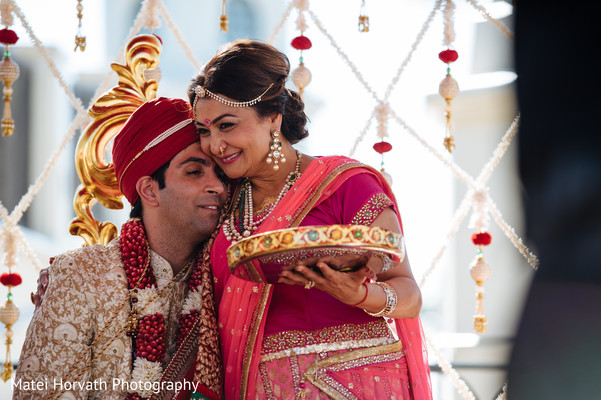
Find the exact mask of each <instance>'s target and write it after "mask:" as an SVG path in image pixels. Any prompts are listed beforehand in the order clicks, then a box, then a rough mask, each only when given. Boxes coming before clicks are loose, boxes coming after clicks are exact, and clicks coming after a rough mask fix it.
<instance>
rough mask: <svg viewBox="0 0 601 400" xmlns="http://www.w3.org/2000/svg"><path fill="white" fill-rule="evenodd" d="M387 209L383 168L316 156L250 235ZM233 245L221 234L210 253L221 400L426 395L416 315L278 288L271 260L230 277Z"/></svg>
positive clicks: (389, 199) (362, 220)
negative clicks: (370, 310)
mask: <svg viewBox="0 0 601 400" xmlns="http://www.w3.org/2000/svg"><path fill="white" fill-rule="evenodd" d="M386 207H393V209H394V210H395V211H397V210H396V203H395V198H394V195H393V194H392V191H391V190H390V187H389V186H388V184H387V183H386V181H385V180H384V179H383V178H382V176H381V174H380V173H379V172H377V171H376V170H374V169H372V168H370V167H367V166H365V165H363V164H360V163H358V162H357V161H354V160H351V159H349V158H346V157H321V158H317V159H315V160H314V161H312V162H311V164H310V165H309V166H308V168H307V170H306V171H305V172H304V173H303V174H302V176H301V177H300V178H299V180H298V181H297V182H295V184H294V186H293V187H292V188H291V190H289V192H288V193H287V194H286V195H285V196H284V197H283V198H282V200H281V201H280V202H279V203H278V205H277V206H276V208H275V209H274V210H273V211H272V213H271V214H270V216H269V217H268V218H267V219H266V220H265V221H264V222H263V223H262V224H261V225H260V227H259V229H258V230H257V231H256V232H255V233H261V232H267V231H271V230H275V229H282V228H287V227H294V226H307V225H331V224H360V225H370V224H371V223H372V222H373V221H374V220H375V219H376V217H377V216H378V215H379V214H380V213H381V212H382V211H383V210H384V209H385V208H386ZM397 215H398V213H397ZM399 223H400V219H399ZM230 244H231V242H229V241H228V240H227V239H226V238H225V235H224V234H223V231H221V232H219V234H218V235H217V237H216V238H215V242H214V243H213V247H212V249H211V262H212V266H213V275H214V280H215V297H216V301H217V303H218V304H219V323H218V325H219V335H220V340H221V345H222V350H223V351H222V354H223V357H224V360H223V363H224V374H225V384H224V388H225V397H226V399H235V398H239V399H243V398H267V399H270V398H286V399H287V398H305V397H306V398H328V397H330V398H343V399H353V398H357V399H361V398H365V399H368V398H396V399H401V398H403V399H405V398H406V399H409V398H413V399H431V388H430V376H429V369H428V364H427V355H426V350H425V344H424V342H423V335H422V330H421V324H420V321H419V319H397V320H395V319H390V318H386V319H385V318H375V317H372V316H370V315H368V314H366V313H365V312H363V310H362V309H360V308H356V307H351V306H348V305H346V304H344V303H342V302H339V301H338V300H336V299H334V298H333V297H331V296H330V295H328V294H327V293H325V292H322V291H320V290H317V289H313V290H306V289H304V288H303V287H300V286H291V285H285V284H278V283H275V282H276V281H277V275H278V273H279V272H280V270H281V267H280V266H279V265H276V264H259V263H258V262H257V261H253V262H250V263H247V264H246V265H244V268H243V271H246V272H243V273H241V274H240V275H241V277H238V276H234V275H232V274H231V273H230V272H229V268H228V264H227V259H226V255H225V253H226V249H227V248H228V247H229V246H230Z"/></svg>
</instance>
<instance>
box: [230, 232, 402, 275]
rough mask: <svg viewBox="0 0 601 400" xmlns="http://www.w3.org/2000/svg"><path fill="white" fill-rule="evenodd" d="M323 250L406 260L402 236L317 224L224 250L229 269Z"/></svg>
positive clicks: (254, 237)
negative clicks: (367, 252) (374, 253)
mask: <svg viewBox="0 0 601 400" xmlns="http://www.w3.org/2000/svg"><path fill="white" fill-rule="evenodd" d="M324 248H339V249H340V248H342V249H344V248H349V249H351V248H355V249H362V250H372V251H380V252H384V253H388V254H391V255H393V256H396V257H397V258H398V259H400V260H402V259H404V257H405V243H404V237H403V235H401V234H399V233H396V232H392V231H390V230H387V229H383V228H380V227H373V226H365V225H319V226H300V227H295V228H286V229H278V230H274V231H269V232H264V233H260V234H256V235H252V236H249V237H247V238H244V239H242V240H241V241H239V242H236V243H233V244H232V245H231V246H230V247H229V248H228V249H227V252H226V254H227V259H228V264H229V267H230V270H231V271H233V270H235V269H236V267H237V266H238V265H240V264H242V263H245V262H247V261H250V260H252V259H255V258H258V257H263V256H266V255H273V254H277V253H286V252H294V251H296V250H303V251H306V250H308V249H324Z"/></svg>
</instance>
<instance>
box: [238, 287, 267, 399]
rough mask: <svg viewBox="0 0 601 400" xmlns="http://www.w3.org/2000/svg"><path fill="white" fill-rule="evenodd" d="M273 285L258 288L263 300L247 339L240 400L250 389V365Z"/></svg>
mask: <svg viewBox="0 0 601 400" xmlns="http://www.w3.org/2000/svg"><path fill="white" fill-rule="evenodd" d="M272 286H273V285H270V284H264V285H261V286H260V287H258V290H259V292H260V293H259V296H261V299H260V300H259V303H258V305H257V307H256V308H255V311H254V312H253V319H252V323H251V326H250V327H249V329H250V332H249V334H248V336H247V338H246V345H245V346H244V359H243V363H242V377H241V378H242V382H241V390H240V398H241V399H244V398H245V393H246V390H247V387H248V378H249V371H250V363H251V361H252V353H253V349H254V348H255V346H256V343H257V337H258V333H259V328H260V326H261V321H262V320H263V316H264V314H265V311H266V310H267V300H268V299H269V297H270V294H271V288H272ZM255 288H257V287H256V286H255V287H253V289H252V290H253V292H254V291H255Z"/></svg>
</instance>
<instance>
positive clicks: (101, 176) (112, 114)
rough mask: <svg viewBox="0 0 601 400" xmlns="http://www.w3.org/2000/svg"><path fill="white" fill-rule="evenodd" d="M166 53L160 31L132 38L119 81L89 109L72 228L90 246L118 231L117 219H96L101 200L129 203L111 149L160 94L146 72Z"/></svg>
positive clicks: (117, 68)
mask: <svg viewBox="0 0 601 400" xmlns="http://www.w3.org/2000/svg"><path fill="white" fill-rule="evenodd" d="M160 53H161V43H160V41H159V39H158V38H157V37H156V36H154V35H139V36H136V37H134V38H132V39H131V40H130V42H129V43H128V44H127V47H126V49H125V65H120V64H117V63H112V64H111V68H112V69H113V70H114V71H115V72H116V73H117V75H118V78H119V83H118V85H117V86H115V87H113V88H112V89H110V90H109V91H107V92H106V93H104V94H103V95H102V96H100V97H99V98H98V100H96V102H94V104H93V105H92V106H91V107H90V109H89V110H88V114H89V115H90V116H91V117H92V118H93V121H92V122H90V124H89V125H88V126H87V127H86V128H85V129H84V131H83V132H82V134H81V137H80V138H79V141H78V144H77V151H76V153H75V164H76V169H77V174H78V175H79V179H80V180H81V185H80V186H79V187H78V189H77V193H76V194H75V199H74V200H73V207H74V208H75V213H76V214H77V218H75V219H74V220H73V221H71V224H70V225H69V232H70V233H71V234H72V235H74V236H81V237H82V238H83V239H84V242H85V245H86V246H89V245H92V244H96V243H100V244H107V243H108V242H110V241H111V240H112V239H113V238H115V237H116V236H117V227H116V226H115V225H114V224H113V223H111V222H101V221H98V220H96V218H94V215H93V214H92V206H93V205H94V204H95V203H96V202H99V203H100V204H101V205H102V206H104V207H106V208H109V209H122V208H123V203H122V201H121V198H122V197H123V195H122V194H121V192H120V191H119V184H118V183H117V178H116V177H115V170H114V168H113V164H112V162H107V160H106V157H105V154H106V152H107V146H109V144H111V143H112V142H111V141H112V139H113V138H114V137H115V135H116V134H117V133H118V132H119V130H120V129H121V127H123V125H124V124H125V122H126V121H127V119H128V118H129V116H130V115H131V114H132V113H133V112H134V111H135V110H136V109H137V108H138V107H139V106H141V105H142V104H143V103H145V102H146V101H148V100H152V99H153V98H155V97H156V93H157V89H158V83H157V82H156V81H155V80H152V79H151V80H146V78H145V77H144V71H146V70H149V69H154V68H156V67H158V65H159V55H160Z"/></svg>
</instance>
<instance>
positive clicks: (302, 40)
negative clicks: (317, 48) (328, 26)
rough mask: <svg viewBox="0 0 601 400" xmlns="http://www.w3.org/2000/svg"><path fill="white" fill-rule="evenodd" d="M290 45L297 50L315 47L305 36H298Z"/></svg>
mask: <svg viewBox="0 0 601 400" xmlns="http://www.w3.org/2000/svg"><path fill="white" fill-rule="evenodd" d="M290 44H291V45H292V47H294V48H295V49H296V50H309V49H310V48H311V46H313V44H312V43H311V40H310V39H309V38H308V37H306V36H303V35H300V36H297V37H295V38H294V39H292V42H291V43H290Z"/></svg>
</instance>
